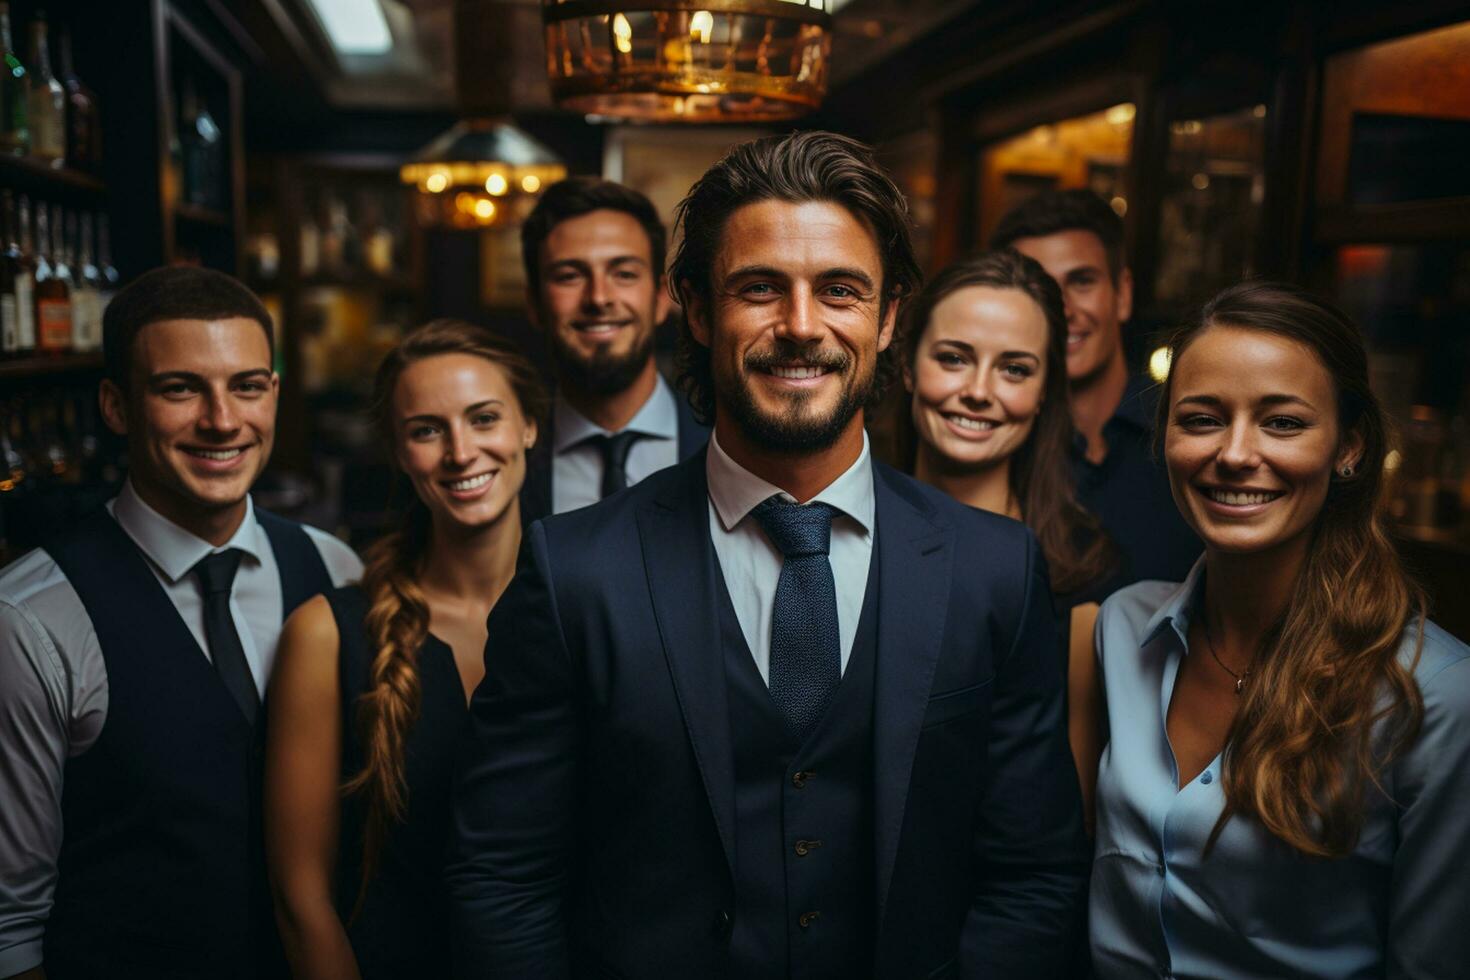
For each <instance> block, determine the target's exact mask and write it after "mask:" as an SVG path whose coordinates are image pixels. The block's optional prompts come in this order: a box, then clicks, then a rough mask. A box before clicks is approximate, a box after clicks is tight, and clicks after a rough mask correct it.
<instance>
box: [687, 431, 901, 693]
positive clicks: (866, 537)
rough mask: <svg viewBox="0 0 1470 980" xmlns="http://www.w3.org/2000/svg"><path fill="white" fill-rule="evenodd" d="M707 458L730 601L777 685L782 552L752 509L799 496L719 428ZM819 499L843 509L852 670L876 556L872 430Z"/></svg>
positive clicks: (765, 676)
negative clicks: (774, 643)
mask: <svg viewBox="0 0 1470 980" xmlns="http://www.w3.org/2000/svg"><path fill="white" fill-rule="evenodd" d="M704 465H705V475H706V476H707V477H708V480H709V533H710V538H711V540H713V542H714V545H715V557H716V558H717V559H718V560H719V563H720V572H721V574H722V575H724V577H725V588H726V589H727V590H728V591H729V593H730V603H731V605H733V606H734V607H735V618H736V619H738V620H739V621H740V631H741V632H742V633H743V634H745V642H746V644H747V645H748V646H749V647H750V653H751V656H753V657H754V658H755V665H756V667H757V668H758V669H759V670H760V672H761V679H762V680H764V681H765V682H766V683H767V684H769V683H770V668H771V617H772V614H773V612H774V606H775V604H776V583H777V582H778V581H779V580H780V578H781V562H782V558H781V552H780V551H779V550H778V549H777V548H776V546H775V545H773V544H772V543H771V539H770V538H768V537H766V532H765V529H764V528H762V527H761V525H760V522H759V521H757V520H756V519H755V518H754V517H751V516H750V512H751V511H752V510H754V509H755V507H756V505H757V504H759V503H761V502H762V501H764V500H766V499H768V498H770V497H772V496H775V495H777V494H779V495H780V496H781V497H783V498H785V499H786V500H788V501H791V502H793V503H795V498H794V497H792V496H791V495H790V494H789V493H786V492H785V491H784V490H782V489H781V488H780V487H777V486H774V485H772V484H770V483H767V482H766V481H765V480H762V479H761V478H760V477H758V476H756V475H755V474H754V473H752V472H750V471H749V470H747V469H745V468H744V467H743V466H741V465H740V464H739V463H737V462H735V461H734V460H733V459H731V458H730V457H729V455H728V454H727V453H726V452H725V450H724V449H722V448H721V447H720V442H719V439H717V438H716V437H715V436H714V435H713V434H711V435H710V440H709V452H708V453H707V454H706V456H705V464H704ZM816 502H820V503H824V504H828V505H830V506H832V507H834V508H836V509H837V511H838V512H839V513H838V514H837V515H836V516H834V517H833V519H832V544H831V550H830V551H829V552H828V559H829V560H830V561H831V563H832V578H833V582H834V584H835V585H836V586H837V631H838V633H839V635H840V637H841V643H842V670H843V671H844V672H846V670H847V661H848V658H849V657H850V656H852V644H853V640H854V639H855V638H856V637H857V628H858V617H860V616H861V615H862V612H863V597H864V595H865V594H866V593H867V590H868V566H869V565H870V564H871V563H872V560H873V519H874V502H873V460H872V456H871V455H870V453H869V451H868V435H867V433H863V451H862V453H861V454H860V455H859V456H858V458H857V461H856V462H855V463H853V464H852V465H851V466H850V467H848V468H847V470H846V471H845V472H844V473H843V474H842V475H841V476H839V477H838V478H837V479H835V480H833V481H832V482H831V483H830V484H828V485H827V487H826V489H824V490H822V492H820V493H818V494H817V495H816V496H815V497H813V498H812V499H811V501H808V503H816ZM900 574H901V572H900Z"/></svg>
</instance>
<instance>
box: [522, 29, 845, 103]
mask: <svg viewBox="0 0 1470 980" xmlns="http://www.w3.org/2000/svg"><path fill="white" fill-rule="evenodd" d="M828 2H829V0H541V16H542V20H543V21H544V23H545V27H546V68H547V74H548V75H549V76H550V79H551V95H552V98H553V99H555V100H556V103H557V105H559V106H561V107H562V108H564V109H572V110H574V111H577V112H583V113H588V114H592V115H599V116H611V117H617V118H622V119H634V120H644V121H659V122H736V121H739V122H775V121H778V120H782V119H792V118H795V117H797V116H801V115H805V114H806V113H808V112H810V111H811V110H813V109H815V108H817V107H818V106H819V105H821V103H822V97H823V96H824V95H826V93H827V70H828V60H829V58H830V51H831V29H832V17H831V15H830V14H829V13H828V12H827V5H828Z"/></svg>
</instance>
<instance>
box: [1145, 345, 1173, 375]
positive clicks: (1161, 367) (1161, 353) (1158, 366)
mask: <svg viewBox="0 0 1470 980" xmlns="http://www.w3.org/2000/svg"><path fill="white" fill-rule="evenodd" d="M1173 361H1174V352H1173V351H1171V350H1169V348H1167V347H1160V348H1158V349H1157V350H1155V351H1154V352H1153V353H1152V354H1150V355H1149V356H1148V376H1149V377H1150V378H1153V379H1154V380H1155V381H1157V382H1158V383H1159V384H1163V383H1164V381H1165V380H1166V379H1167V378H1168V377H1169V365H1170V364H1172V363H1173Z"/></svg>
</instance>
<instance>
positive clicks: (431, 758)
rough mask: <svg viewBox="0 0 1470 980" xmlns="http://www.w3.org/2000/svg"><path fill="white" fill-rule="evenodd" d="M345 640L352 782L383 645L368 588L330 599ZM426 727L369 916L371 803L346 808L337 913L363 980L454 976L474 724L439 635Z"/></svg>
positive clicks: (426, 651) (431, 652)
mask: <svg viewBox="0 0 1470 980" xmlns="http://www.w3.org/2000/svg"><path fill="white" fill-rule="evenodd" d="M327 602H328V603H329V604H330V605H331V607H332V615H333V616H334V617H335V618H336V620H337V631H338V633H339V635H340V636H341V642H340V645H339V646H340V650H341V653H340V661H339V667H340V671H339V675H340V685H341V694H342V708H343V711H342V728H343V730H342V749H343V751H342V780H343V782H346V781H347V780H348V779H350V778H351V777H353V776H355V775H356V774H357V773H359V772H361V771H362V768H363V765H364V762H365V756H364V753H363V745H362V741H361V739H360V738H359V736H358V727H357V710H356V706H357V702H358V698H359V696H360V695H361V694H362V693H363V692H364V691H365V690H366V689H367V687H368V684H369V669H370V667H371V664H372V657H373V652H374V649H373V644H372V643H371V641H370V640H369V639H368V636H367V632H366V630H365V628H364V625H363V624H364V620H365V617H366V615H367V610H368V599H367V595H366V594H365V593H364V592H363V591H362V589H361V588H359V587H358V586H355V585H354V586H347V587H346V588H341V589H337V590H335V591H332V592H329V593H327ZM418 665H419V688H420V691H421V695H422V701H421V703H420V708H419V718H418V721H417V723H416V724H415V725H414V727H413V729H412V730H411V731H410V732H409V735H408V738H407V740H406V744H405V755H404V775H405V778H406V781H407V784H408V805H407V808H406V809H405V811H404V818H403V821H402V822H401V823H399V824H398V825H397V826H395V827H393V828H392V830H391V832H390V833H389V835H388V838H387V841H386V843H385V844H384V847H383V850H382V853H381V854H380V855H379V856H378V864H377V870H376V873H375V874H374V876H373V878H372V879H371V880H370V881H369V882H368V884H367V889H366V893H365V894H364V895H363V899H362V904H361V908H360V909H358V910H357V914H356V915H355V916H354V915H353V911H354V909H355V908H357V904H358V893H359V891H361V889H362V860H363V852H362V844H363V829H364V827H365V825H366V822H367V805H366V801H365V800H363V799H362V798H361V797H359V796H348V797H345V798H344V799H343V801H342V821H341V831H340V833H339V844H338V853H337V870H336V878H337V880H336V886H337V887H336V896H337V910H338V914H339V915H340V916H341V917H342V921H343V923H344V924H345V925H346V928H347V938H348V940H349V941H350V942H351V944H352V951H353V953H354V954H355V955H356V957H357V965H358V969H359V970H360V971H361V973H362V977H363V980H394V978H399V977H404V978H409V977H412V978H419V977H448V976H450V975H451V957H450V948H449V943H450V938H449V934H450V930H449V909H448V896H447V893H446V891H445V888H444V875H443V871H444V862H445V856H446V853H447V850H448V844H449V834H450V831H451V828H452V817H453V811H452V798H453V792H454V768H455V756H456V753H457V752H458V751H459V746H460V741H461V738H462V737H463V736H464V734H465V730H466V727H467V725H468V724H469V709H468V708H467V706H466V704H465V696H464V686H463V684H462V682H461V681H460V677H459V670H458V668H457V667H456V666H455V663H454V652H453V651H452V650H450V648H449V647H448V646H447V645H446V644H444V643H443V642H442V641H440V640H439V639H438V638H437V637H435V636H433V635H432V634H431V635H429V636H427V637H426V638H425V640H424V644H423V646H422V647H420V649H419V653H418Z"/></svg>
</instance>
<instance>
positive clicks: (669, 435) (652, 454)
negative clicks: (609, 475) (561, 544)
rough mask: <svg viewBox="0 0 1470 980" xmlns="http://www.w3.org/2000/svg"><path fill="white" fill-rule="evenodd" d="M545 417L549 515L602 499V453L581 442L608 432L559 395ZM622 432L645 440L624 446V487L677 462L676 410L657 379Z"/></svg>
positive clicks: (671, 393)
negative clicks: (549, 436) (549, 438)
mask: <svg viewBox="0 0 1470 980" xmlns="http://www.w3.org/2000/svg"><path fill="white" fill-rule="evenodd" d="M551 418H552V424H551V428H552V431H553V433H555V436H556V440H555V442H554V443H553V444H552V447H551V448H552V462H551V512H552V513H553V514H563V513H565V512H567V511H569V510H576V509H577V508H579V507H589V506H591V505H592V504H595V503H597V502H598V501H599V500H601V499H602V451H601V450H600V449H598V447H597V446H596V445H595V444H591V443H588V442H587V439H589V438H590V437H592V436H596V435H608V436H610V435H613V434H614V433H612V432H609V431H608V430H607V429H604V428H602V426H600V425H598V424H597V423H595V422H593V421H591V420H590V419H588V418H587V417H586V416H585V415H583V414H582V413H581V412H579V411H577V410H576V409H575V408H573V407H572V405H571V403H570V402H568V401H567V400H566V398H565V397H564V396H563V395H562V394H561V392H557V395H556V401H555V402H554V403H553V404H552V407H551ZM622 431H624V432H641V433H643V434H644V435H645V436H647V437H648V438H645V439H639V440H638V441H637V442H635V443H633V445H632V446H630V447H628V460H627V462H626V463H625V464H624V466H623V469H624V470H625V471H626V472H627V474H628V486H630V487H631V486H632V485H633V484H635V483H637V482H638V481H639V480H642V479H644V478H645V477H648V476H650V475H652V474H654V473H657V472H658V471H659V470H661V469H664V468H666V467H669V466H673V465H674V464H675V463H677V462H678V461H679V406H678V403H677V402H675V401H674V390H673V389H672V388H670V387H669V383H668V382H667V381H665V380H664V379H663V376H662V375H659V377H658V380H657V381H656V382H655V383H654V387H653V394H651V395H649V396H648V401H646V402H644V403H643V407H642V408H640V409H639V410H638V413H637V414H636V415H634V416H633V418H632V420H631V421H630V422H629V423H628V424H627V425H626V426H625V427H624V428H623V429H622Z"/></svg>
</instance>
